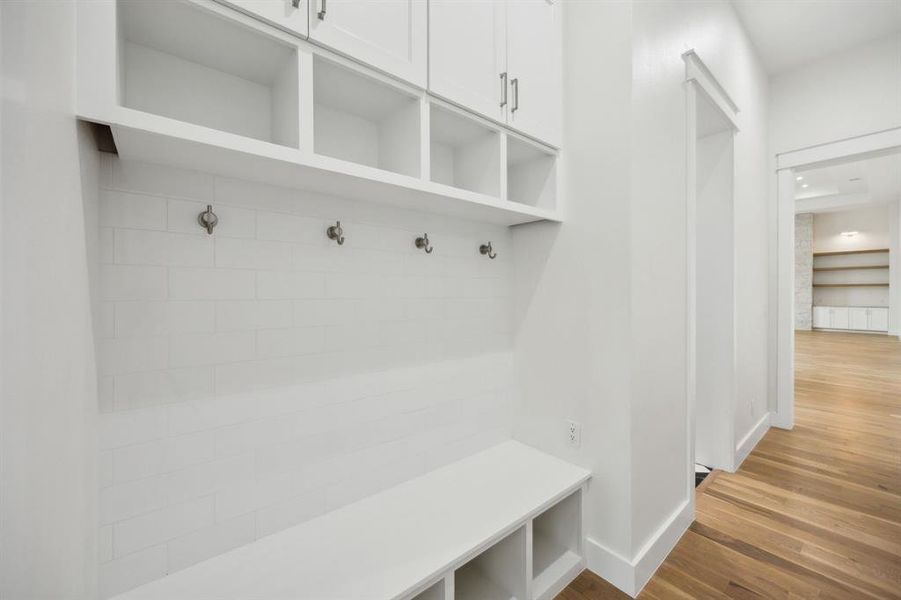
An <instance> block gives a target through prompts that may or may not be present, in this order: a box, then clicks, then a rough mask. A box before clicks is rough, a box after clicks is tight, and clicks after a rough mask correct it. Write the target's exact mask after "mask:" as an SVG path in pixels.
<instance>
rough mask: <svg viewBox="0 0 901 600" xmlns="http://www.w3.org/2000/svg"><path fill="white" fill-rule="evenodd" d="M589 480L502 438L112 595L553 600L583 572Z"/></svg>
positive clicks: (129, 598) (146, 599)
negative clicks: (584, 507) (419, 474)
mask: <svg viewBox="0 0 901 600" xmlns="http://www.w3.org/2000/svg"><path fill="white" fill-rule="evenodd" d="M589 475H590V473H589V472H588V471H587V470H585V469H583V468H580V467H577V466H575V465H572V464H569V463H567V462H564V461H562V460H560V459H558V458H556V457H553V456H550V455H547V454H544V453H543V452H540V451H538V450H536V449H534V448H531V447H529V446H525V445H523V444H520V443H518V442H514V441H509V442H504V443H501V444H498V445H497V446H494V447H492V448H489V449H488V450H485V451H483V452H480V453H478V454H475V455H473V456H470V457H468V458H464V459H463V460H460V461H458V462H455V463H452V464H450V465H447V466H445V467H442V468H439V469H436V470H434V471H431V472H429V473H427V474H426V475H423V476H422V477H419V478H416V479H413V480H410V481H408V482H406V483H402V484H400V485H398V486H396V487H393V488H390V489H388V490H386V491H384V492H381V493H378V494H375V495H373V496H369V497H368V498H365V499H363V500H360V501H358V502H355V503H353V504H350V505H348V506H346V507H344V508H340V509H338V510H335V511H332V512H330V513H327V514H325V515H323V516H321V517H318V518H315V519H312V520H310V521H307V522H306V523H302V524H300V525H296V526H294V527H291V528H289V529H286V530H284V531H282V532H280V533H276V534H274V535H271V536H268V537H265V538H262V539H259V540H257V541H255V542H253V543H251V544H247V545H245V546H242V547H240V548H237V549H235V550H232V551H230V552H227V553H225V554H221V555H219V556H216V557H214V558H211V559H209V560H206V561H204V562H201V563H198V564H196V565H194V566H191V567H188V568H187V569H184V570H182V571H178V572H176V573H172V574H170V575H168V576H167V577H164V578H162V579H159V580H157V581H154V582H151V583H148V584H145V585H143V586H141V587H139V588H135V589H134V590H131V591H129V592H126V593H124V594H121V595H119V596H116V599H115V600H160V599H161V598H216V599H217V600H244V599H246V598H255V599H257V600H280V599H283V598H317V599H322V600H328V599H332V600H343V599H347V598H385V599H398V600H400V599H404V600H454V599H458V600H492V599H495V598H497V599H498V600H501V599H502V600H547V599H549V598H552V597H553V596H554V595H556V594H558V593H560V591H561V590H562V589H563V588H564V587H565V586H566V585H567V584H568V583H569V582H570V581H572V579H573V578H574V577H575V576H576V575H577V574H578V573H579V572H580V571H581V569H582V568H584V565H585V561H584V558H583V556H584V552H583V547H582V539H583V530H582V516H581V506H582V494H583V492H584V487H585V484H586V482H587V480H588V478H589Z"/></svg>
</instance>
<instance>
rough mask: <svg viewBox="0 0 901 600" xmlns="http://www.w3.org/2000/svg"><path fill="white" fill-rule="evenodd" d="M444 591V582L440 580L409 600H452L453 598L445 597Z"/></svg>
mask: <svg viewBox="0 0 901 600" xmlns="http://www.w3.org/2000/svg"><path fill="white" fill-rule="evenodd" d="M444 589H445V586H444V580H443V579H442V580H441V581H436V582H435V583H434V584H432V585H430V586H429V587H427V588H426V589H424V590H423V591H421V592H419V593H418V594H416V595H415V596H413V597H412V598H411V599H410V600H453V598H447V597H446V596H445V594H444Z"/></svg>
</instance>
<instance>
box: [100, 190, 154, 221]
mask: <svg viewBox="0 0 901 600" xmlns="http://www.w3.org/2000/svg"><path fill="white" fill-rule="evenodd" d="M100 225H101V227H134V228H138V229H155V230H165V229H166V201H165V200H164V199H163V198H154V197H153V196H145V195H141V194H131V193H128V192H123V191H112V190H102V191H101V192H100Z"/></svg>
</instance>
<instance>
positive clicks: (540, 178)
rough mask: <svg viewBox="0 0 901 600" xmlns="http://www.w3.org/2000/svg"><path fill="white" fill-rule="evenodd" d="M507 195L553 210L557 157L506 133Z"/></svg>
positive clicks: (522, 202) (528, 204)
mask: <svg viewBox="0 0 901 600" xmlns="http://www.w3.org/2000/svg"><path fill="white" fill-rule="evenodd" d="M507 198H508V199H509V200H510V201H512V202H517V203H519V204H525V205H527V206H536V207H540V208H546V209H553V208H555V207H556V205H557V156H556V154H555V153H553V152H551V151H550V150H548V149H546V148H544V147H542V146H540V145H538V144H535V143H533V142H530V141H528V140H525V139H524V138H520V137H518V136H514V135H508V136H507Z"/></svg>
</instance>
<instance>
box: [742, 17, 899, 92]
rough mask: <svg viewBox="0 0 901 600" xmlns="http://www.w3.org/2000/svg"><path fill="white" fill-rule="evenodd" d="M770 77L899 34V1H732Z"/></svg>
mask: <svg viewBox="0 0 901 600" xmlns="http://www.w3.org/2000/svg"><path fill="white" fill-rule="evenodd" d="M732 4H733V5H734V6H735V9H736V10H737V11H738V16H739V18H740V19H741V21H742V23H743V24H744V26H745V29H746V30H747V31H748V35H749V36H750V37H751V41H752V42H753V43H754V46H755V47H756V48H757V54H758V55H759V56H760V59H761V60H762V61H763V64H764V66H765V67H766V69H767V71H768V72H769V73H770V74H777V73H782V72H784V71H788V70H791V69H793V68H795V67H799V66H801V65H803V64H805V63H808V62H811V61H814V60H817V59H819V58H823V57H824V56H828V55H830V54H834V53H836V52H840V51H842V50H847V49H849V48H853V47H854V46H858V45H860V44H863V43H866V42H869V41H871V40H875V39H878V38H881V37H885V36H887V35H890V34H892V33H896V32H899V31H901V0H732Z"/></svg>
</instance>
